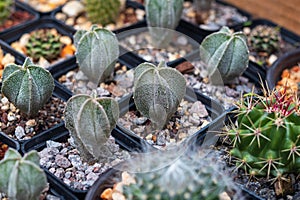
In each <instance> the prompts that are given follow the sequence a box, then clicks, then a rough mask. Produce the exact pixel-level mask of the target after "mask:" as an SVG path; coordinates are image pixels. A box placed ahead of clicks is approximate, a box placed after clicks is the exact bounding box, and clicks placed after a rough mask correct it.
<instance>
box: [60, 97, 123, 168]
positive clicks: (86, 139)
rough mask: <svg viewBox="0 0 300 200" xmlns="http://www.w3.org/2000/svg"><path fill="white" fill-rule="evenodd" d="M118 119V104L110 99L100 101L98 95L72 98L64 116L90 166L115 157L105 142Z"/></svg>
mask: <svg viewBox="0 0 300 200" xmlns="http://www.w3.org/2000/svg"><path fill="white" fill-rule="evenodd" d="M118 118H119V105H118V103H117V102H116V101H115V100H114V99H112V98H110V97H102V98H97V96H96V92H93V94H92V95H84V94H78V95H75V96H73V97H71V98H70V99H69V100H68V101H67V105H66V108H65V113H64V119H65V125H66V128H67V129H68V130H69V131H70V134H71V136H72V138H73V139H74V142H75V144H76V146H77V148H78V150H79V152H80V154H81V155H82V156H83V158H84V160H86V161H88V162H93V161H103V160H108V159H109V158H111V157H112V156H113V155H112V152H111V151H110V149H109V146H108V145H107V144H106V142H107V141H108V138H109V136H110V133H111V131H112V129H113V128H114V127H115V125H116V122H117V119H118Z"/></svg>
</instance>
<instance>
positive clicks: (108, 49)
mask: <svg viewBox="0 0 300 200" xmlns="http://www.w3.org/2000/svg"><path fill="white" fill-rule="evenodd" d="M74 44H75V47H76V49H77V51H76V53H75V56H76V59H77V62H78V64H79V68H80V70H81V71H82V72H83V73H84V74H85V75H86V76H87V77H88V78H89V79H90V81H92V82H94V83H96V84H99V83H100V82H101V81H104V80H106V79H107V78H109V77H110V76H111V74H112V72H113V70H114V67H115V63H116V61H117V59H118V56H119V46H118V39H117V37H116V35H115V34H114V33H112V32H111V31H109V30H106V29H101V28H97V26H96V25H93V26H92V27H91V30H89V31H86V30H78V31H77V32H76V33H75V35H74Z"/></svg>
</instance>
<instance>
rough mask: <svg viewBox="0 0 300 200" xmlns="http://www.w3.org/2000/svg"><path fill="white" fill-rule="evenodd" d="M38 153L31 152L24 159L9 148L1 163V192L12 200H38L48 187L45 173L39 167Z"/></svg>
mask: <svg viewBox="0 0 300 200" xmlns="http://www.w3.org/2000/svg"><path fill="white" fill-rule="evenodd" d="M39 159H40V158H39V156H38V153H37V151H35V150H34V151H30V152H28V153H27V154H25V155H24V157H22V156H21V155H20V154H19V153H18V152H17V151H16V150H15V149H12V148H9V149H8V150H7V152H6V153H5V157H4V159H3V160H1V161H0V171H1V173H0V191H1V192H4V193H5V194H6V195H7V196H8V198H9V199H12V200H33V199H36V200H38V199H39V197H40V194H41V193H42V191H43V190H44V189H45V188H46V187H47V178H46V174H45V172H44V171H43V170H42V169H41V168H40V166H39Z"/></svg>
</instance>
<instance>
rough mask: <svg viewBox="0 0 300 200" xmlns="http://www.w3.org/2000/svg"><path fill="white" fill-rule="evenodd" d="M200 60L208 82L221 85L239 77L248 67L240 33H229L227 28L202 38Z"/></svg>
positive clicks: (245, 50) (243, 42) (246, 51)
mask: <svg viewBox="0 0 300 200" xmlns="http://www.w3.org/2000/svg"><path fill="white" fill-rule="evenodd" d="M200 58H201V60H202V61H203V62H204V63H205V64H206V66H207V68H208V73H209V77H210V81H211V82H212V83H213V84H222V83H228V82H230V81H232V79H234V78H236V77H238V76H240V75H241V74H242V73H243V72H244V71H245V70H246V68H247V67H248V62H249V50H248V46H247V41H246V36H245V35H244V34H243V33H242V32H236V33H231V32H230V30H229V28H228V27H222V29H221V30H220V31H218V32H215V33H212V34H210V35H208V36H207V37H205V38H204V40H203V41H202V43H201V45H200Z"/></svg>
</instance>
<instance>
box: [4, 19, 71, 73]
mask: <svg viewBox="0 0 300 200" xmlns="http://www.w3.org/2000/svg"><path fill="white" fill-rule="evenodd" d="M40 28H54V29H57V31H58V32H59V33H60V34H62V35H66V36H69V37H70V38H71V39H72V40H73V34H74V33H75V29H73V28H72V27H69V26H66V25H64V24H63V23H61V22H60V21H58V20H55V19H50V18H40V19H39V20H35V21H33V22H30V23H28V24H26V26H23V27H20V28H18V29H14V30H12V31H8V32H7V33H5V34H1V35H0V39H2V40H3V41H4V42H6V43H8V44H11V43H12V42H14V41H16V40H18V39H19V38H20V37H21V36H22V35H23V34H24V33H29V32H31V31H34V30H37V29H40ZM16 54H19V55H20V56H23V57H24V56H26V55H23V54H21V53H19V52H17V51H16ZM74 59H75V56H74V55H73V56H70V57H67V58H65V59H63V60H62V61H58V62H56V63H55V64H52V65H50V66H49V67H47V70H49V71H50V72H51V71H53V70H59V69H60V68H61V67H62V66H63V65H64V63H65V62H68V61H70V60H74Z"/></svg>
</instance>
